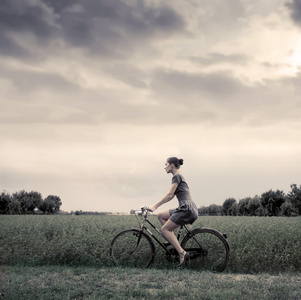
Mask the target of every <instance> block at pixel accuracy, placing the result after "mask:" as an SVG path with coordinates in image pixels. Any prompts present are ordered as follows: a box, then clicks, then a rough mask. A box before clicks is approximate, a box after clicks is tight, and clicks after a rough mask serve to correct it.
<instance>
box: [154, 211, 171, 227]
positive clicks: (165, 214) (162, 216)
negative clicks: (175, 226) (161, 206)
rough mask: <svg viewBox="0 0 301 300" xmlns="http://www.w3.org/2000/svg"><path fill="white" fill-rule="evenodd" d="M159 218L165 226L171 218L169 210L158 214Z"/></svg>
mask: <svg viewBox="0 0 301 300" xmlns="http://www.w3.org/2000/svg"><path fill="white" fill-rule="evenodd" d="M157 216H158V219H159V221H160V223H161V225H164V224H165V223H166V222H167V220H168V219H169V217H170V215H169V210H165V211H161V212H159V213H158V215H157Z"/></svg>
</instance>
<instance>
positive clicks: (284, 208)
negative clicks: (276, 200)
mask: <svg viewBox="0 0 301 300" xmlns="http://www.w3.org/2000/svg"><path fill="white" fill-rule="evenodd" d="M280 211H281V215H282V216H285V217H290V216H291V215H292V214H293V213H294V207H293V204H292V202H291V201H290V200H288V199H287V200H285V202H284V203H283V204H282V205H281V207H280Z"/></svg>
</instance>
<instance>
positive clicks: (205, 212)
mask: <svg viewBox="0 0 301 300" xmlns="http://www.w3.org/2000/svg"><path fill="white" fill-rule="evenodd" d="M198 215H199V216H208V215H209V207H207V206H201V207H200V208H199V209H198Z"/></svg>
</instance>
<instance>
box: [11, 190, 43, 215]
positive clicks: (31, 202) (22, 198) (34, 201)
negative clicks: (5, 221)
mask: <svg viewBox="0 0 301 300" xmlns="http://www.w3.org/2000/svg"><path fill="white" fill-rule="evenodd" d="M12 198H13V200H14V201H15V203H14V204H15V209H16V208H17V207H16V205H17V204H19V205H20V208H19V212H20V213H21V214H34V209H35V208H39V207H40V206H41V205H42V203H43V199H42V195H41V194H40V193H38V192H34V191H31V192H29V193H28V192H26V191H24V190H22V191H19V192H16V193H14V194H13V196H12Z"/></svg>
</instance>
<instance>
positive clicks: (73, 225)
mask: <svg viewBox="0 0 301 300" xmlns="http://www.w3.org/2000/svg"><path fill="white" fill-rule="evenodd" d="M151 218H152V221H154V222H155V223H156V224H157V225H158V226H159V224H158V222H157V219H156V217H155V216H152V217H151ZM137 225H138V224H137V221H136V219H135V217H134V216H58V215H56V216H32V215H28V216H1V219H0V228H1V232H0V264H9V265H13V264H23V265H27V266H31V265H34V266H36V265H57V264H59V265H68V266H98V267H111V266H113V264H112V262H111V260H110V258H109V247H110V243H111V240H112V238H113V237H114V236H115V234H117V233H118V232H119V231H121V230H124V229H127V228H132V227H137ZM200 226H206V227H212V228H215V229H217V230H219V231H221V232H225V233H226V234H227V235H228V241H229V243H230V246H231V252H230V260H229V263H228V266H227V268H226V270H225V271H226V272H232V273H233V272H234V273H235V272H236V273H249V274H252V273H258V272H269V273H271V274H277V273H279V272H295V271H297V272H298V271H300V270H301V258H300V257H301V255H300V249H301V218H281V217H278V218H277V217H274V218H263V217H200V218H199V219H198V220H197V221H196V222H195V224H193V227H194V228H195V227H200ZM153 267H154V268H169V267H170V264H169V262H168V261H167V260H166V259H165V254H164V253H163V251H161V250H160V249H159V248H158V247H157V253H156V258H155V263H154V265H153Z"/></svg>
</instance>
